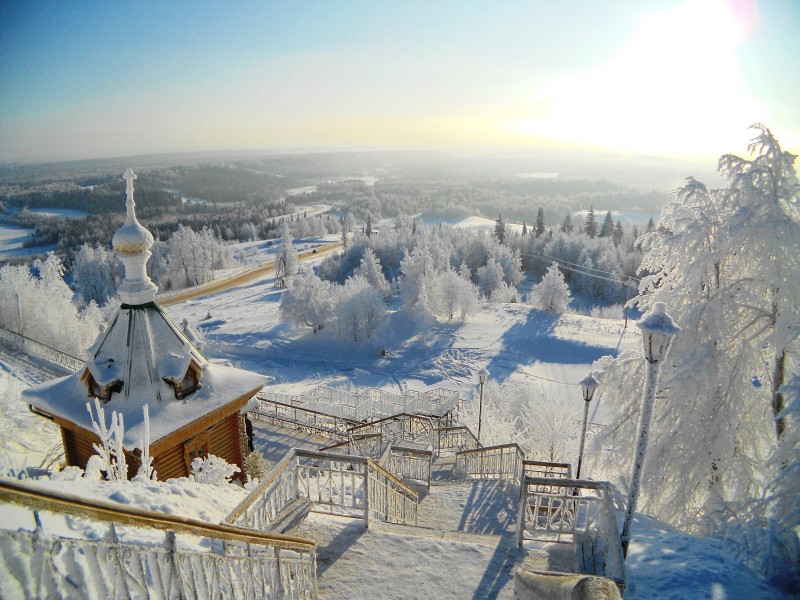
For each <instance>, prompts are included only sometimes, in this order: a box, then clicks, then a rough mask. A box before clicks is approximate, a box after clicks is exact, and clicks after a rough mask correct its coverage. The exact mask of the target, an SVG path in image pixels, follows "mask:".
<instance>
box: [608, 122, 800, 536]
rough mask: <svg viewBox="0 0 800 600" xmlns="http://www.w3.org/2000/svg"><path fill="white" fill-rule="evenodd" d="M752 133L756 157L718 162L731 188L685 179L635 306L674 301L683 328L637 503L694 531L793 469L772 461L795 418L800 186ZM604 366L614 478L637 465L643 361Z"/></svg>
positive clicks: (766, 136) (658, 233)
mask: <svg viewBox="0 0 800 600" xmlns="http://www.w3.org/2000/svg"><path fill="white" fill-rule="evenodd" d="M756 128H757V129H758V135H757V137H756V138H755V139H754V140H753V142H752V143H751V145H750V151H751V152H752V153H753V155H754V156H753V158H751V159H749V160H748V159H744V158H740V157H736V156H732V155H725V156H723V157H722V158H721V159H720V163H719V170H720V173H721V174H722V175H723V177H724V178H725V179H726V180H727V187H725V188H722V189H708V188H707V187H706V186H705V185H703V184H702V183H700V182H698V181H696V180H694V179H692V178H690V179H689V180H688V181H687V184H686V185H685V186H684V187H683V188H681V189H680V190H679V191H678V200H677V202H674V203H672V204H670V205H668V206H667V207H666V208H665V209H664V210H663V211H662V215H661V219H660V221H659V227H658V228H657V229H656V228H653V230H652V231H651V233H649V234H647V235H646V236H644V238H643V243H644V247H645V248H646V249H647V253H646V255H645V257H644V260H643V262H642V271H643V272H644V273H646V274H647V276H646V277H644V278H643V280H642V283H641V290H640V292H641V293H640V295H639V296H638V297H637V298H636V299H635V300H634V301H633V302H634V303H635V304H637V305H638V306H639V307H640V308H649V307H651V306H653V304H654V303H655V302H659V301H660V302H666V303H667V304H668V306H669V310H670V314H671V315H672V316H673V317H674V318H675V320H676V321H677V322H678V324H679V325H680V326H681V327H682V328H683V332H682V333H681V334H680V335H679V336H677V337H676V339H675V340H674V342H673V343H672V345H671V347H670V350H669V355H668V357H667V358H666V360H664V361H663V367H662V370H661V376H662V381H661V388H660V391H659V395H658V397H657V399H656V405H655V413H654V419H653V426H652V427H651V434H650V443H649V447H648V454H647V463H646V465H645V470H644V472H643V487H642V502H641V503H640V506H641V507H642V508H643V509H644V510H646V511H648V512H650V513H652V514H654V515H656V516H658V517H660V518H664V519H666V520H668V521H670V522H672V523H674V524H676V525H679V526H683V527H686V528H688V529H700V530H703V531H717V532H720V530H719V528H723V529H724V527H725V523H726V522H727V521H729V520H730V516H731V515H737V514H740V512H741V511H742V510H743V509H742V507H744V506H746V505H748V503H750V502H752V501H753V500H754V499H756V498H762V497H764V496H765V495H766V494H769V493H770V490H772V489H774V485H773V483H771V482H775V481H776V479H777V478H780V477H781V474H782V473H783V472H784V471H785V470H786V469H789V468H792V465H789V464H787V463H780V462H777V463H776V462H775V461H769V460H768V457H769V456H770V455H775V454H776V453H777V452H778V450H779V449H780V447H781V446H782V445H783V444H784V443H785V439H786V438H787V436H790V437H791V436H793V435H795V430H794V429H793V430H792V432H791V433H787V430H788V428H790V427H791V428H796V427H797V426H798V425H797V422H796V421H795V420H794V419H791V418H788V416H787V411H786V407H785V401H784V398H783V394H784V392H783V391H782V390H783V389H784V384H785V380H786V375H787V373H796V372H797V369H798V333H800V314H798V311H800V302H798V298H799V297H800V252H798V251H797V249H798V247H800V206H799V204H800V186H799V185H798V181H797V176H796V173H795V170H794V166H793V163H794V158H795V157H794V156H793V155H791V154H789V153H788V152H784V151H783V150H781V148H780V145H779V144H778V142H777V140H775V138H774V137H773V136H772V134H771V133H770V131H769V130H768V129H766V128H765V127H763V126H760V125H758V126H756ZM605 367H606V369H605V371H606V374H605V377H604V382H603V385H604V390H605V397H607V398H609V399H610V400H611V404H612V405H613V406H615V407H617V409H618V413H617V417H616V418H615V420H614V422H613V423H612V425H611V426H610V427H609V428H608V429H607V431H606V432H605V434H604V435H603V436H602V439H601V440H600V444H602V446H603V447H610V448H612V449H613V451H612V452H611V453H605V452H599V453H597V456H601V457H602V456H605V457H606V458H607V460H606V461H605V463H606V464H605V466H606V468H607V473H609V474H610V473H611V472H612V471H614V472H615V471H618V469H619V465H620V464H630V452H629V450H630V447H631V444H630V443H629V441H630V440H631V439H633V438H634V435H635V428H636V422H637V418H636V416H635V415H636V414H637V412H638V410H639V402H638V397H637V393H636V392H635V390H640V389H641V385H642V380H643V372H644V361H643V360H642V359H641V356H635V355H631V354H623V355H621V356H620V357H619V358H618V359H617V360H615V361H613V362H611V363H610V364H608V365H605ZM785 456H786V455H785ZM798 525H800V523H798V522H797V521H795V522H793V523H792V522H789V523H782V524H781V526H782V527H787V528H790V529H791V528H795V527H798ZM728 533H730V532H728Z"/></svg>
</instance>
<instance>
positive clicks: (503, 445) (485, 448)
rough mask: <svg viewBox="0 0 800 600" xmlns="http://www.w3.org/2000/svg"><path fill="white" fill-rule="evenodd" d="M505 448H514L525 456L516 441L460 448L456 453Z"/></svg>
mask: <svg viewBox="0 0 800 600" xmlns="http://www.w3.org/2000/svg"><path fill="white" fill-rule="evenodd" d="M505 448H516V449H517V452H519V453H520V454H522V456H525V452H524V451H523V450H522V448H520V447H519V444H516V443H511V444H498V445H497V446H481V447H480V448H470V449H468V450H460V451H459V452H458V454H472V453H479V452H485V451H487V450H503V449H505ZM525 462H529V461H525Z"/></svg>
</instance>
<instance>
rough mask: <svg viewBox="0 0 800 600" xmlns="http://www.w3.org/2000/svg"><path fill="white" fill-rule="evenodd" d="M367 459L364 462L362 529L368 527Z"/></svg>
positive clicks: (368, 486)
mask: <svg viewBox="0 0 800 600" xmlns="http://www.w3.org/2000/svg"><path fill="white" fill-rule="evenodd" d="M369 488H370V485H369V460H367V462H365V463H364V529H369Z"/></svg>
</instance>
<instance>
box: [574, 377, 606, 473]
mask: <svg viewBox="0 0 800 600" xmlns="http://www.w3.org/2000/svg"><path fill="white" fill-rule="evenodd" d="M598 385H600V382H599V381H597V379H595V377H594V375H592V374H591V373H589V374H588V375H587V376H586V377H584V378H583V379H582V380H581V382H580V386H581V392H582V393H583V426H582V427H581V444H580V448H579V450H578V472H577V473H576V474H575V479H580V478H581V465H582V464H583V444H584V442H585V441H586V425H587V424H588V421H589V403H590V402H591V401H592V398H593V397H594V391H595V390H596V389H597V386H598Z"/></svg>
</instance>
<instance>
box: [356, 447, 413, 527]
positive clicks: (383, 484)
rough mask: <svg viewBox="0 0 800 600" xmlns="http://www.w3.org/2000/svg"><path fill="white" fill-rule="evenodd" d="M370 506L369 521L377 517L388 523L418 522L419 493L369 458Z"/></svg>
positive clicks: (409, 523) (410, 523)
mask: <svg viewBox="0 0 800 600" xmlns="http://www.w3.org/2000/svg"><path fill="white" fill-rule="evenodd" d="M367 466H368V478H369V479H368V486H367V487H368V489H369V506H368V512H367V523H369V519H370V518H377V519H378V520H380V521H385V522H387V523H399V524H401V525H416V524H417V508H418V506H419V494H417V492H415V491H414V490H413V489H411V488H410V487H408V486H407V485H406V484H405V483H403V482H402V481H400V480H399V479H398V478H397V477H395V476H394V475H392V474H391V473H389V471H387V470H386V469H384V468H383V467H381V466H380V465H378V464H377V463H376V462H375V461H373V460H371V459H367Z"/></svg>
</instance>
